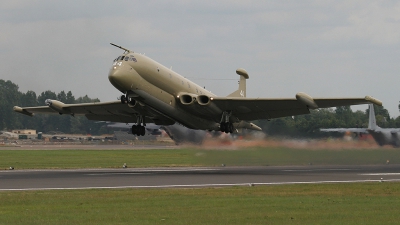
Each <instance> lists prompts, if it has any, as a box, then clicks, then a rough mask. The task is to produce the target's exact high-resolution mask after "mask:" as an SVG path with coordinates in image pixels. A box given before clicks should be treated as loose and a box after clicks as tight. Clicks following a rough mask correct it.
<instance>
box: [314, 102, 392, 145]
mask: <svg viewBox="0 0 400 225" xmlns="http://www.w3.org/2000/svg"><path fill="white" fill-rule="evenodd" d="M320 131H322V132H340V133H345V132H353V133H360V134H371V135H372V137H373V138H374V140H375V141H376V143H378V145H380V146H383V145H392V146H394V147H400V128H381V127H379V126H378V125H376V118H375V110H374V105H373V104H369V121H368V128H327V129H320Z"/></svg>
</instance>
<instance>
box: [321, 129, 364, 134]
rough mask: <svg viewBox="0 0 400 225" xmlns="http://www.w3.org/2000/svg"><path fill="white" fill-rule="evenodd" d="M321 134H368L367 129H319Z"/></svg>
mask: <svg viewBox="0 0 400 225" xmlns="http://www.w3.org/2000/svg"><path fill="white" fill-rule="evenodd" d="M319 130H320V131H322V132H339V133H346V132H352V133H366V134H367V133H368V130H367V128H326V129H319Z"/></svg>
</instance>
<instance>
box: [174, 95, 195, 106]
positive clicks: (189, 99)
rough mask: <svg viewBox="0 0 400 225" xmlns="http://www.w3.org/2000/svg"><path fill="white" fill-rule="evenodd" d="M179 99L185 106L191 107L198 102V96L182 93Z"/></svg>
mask: <svg viewBox="0 0 400 225" xmlns="http://www.w3.org/2000/svg"><path fill="white" fill-rule="evenodd" d="M178 98H179V100H180V101H181V103H182V104H183V105H191V104H193V103H194V102H195V101H196V98H197V95H194V94H189V93H182V94H179V95H178Z"/></svg>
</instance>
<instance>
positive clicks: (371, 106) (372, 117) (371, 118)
mask: <svg viewBox="0 0 400 225" xmlns="http://www.w3.org/2000/svg"><path fill="white" fill-rule="evenodd" d="M377 127H378V126H377V125H376V118H375V110H374V104H369V122H368V129H371V130H374V129H376V128H377Z"/></svg>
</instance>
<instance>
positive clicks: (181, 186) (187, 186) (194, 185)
mask: <svg viewBox="0 0 400 225" xmlns="http://www.w3.org/2000/svg"><path fill="white" fill-rule="evenodd" d="M399 181H400V179H388V180H347V181H304V182H302V181H300V182H270V183H231V184H176V185H174V184H172V185H154V186H151V185H144V186H116V187H76V188H15V189H0V191H42V190H88V189H125V188H131V189H140V188H202V187H230V186H256V185H287V184H329V183H367V182H369V183H371V182H399Z"/></svg>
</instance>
